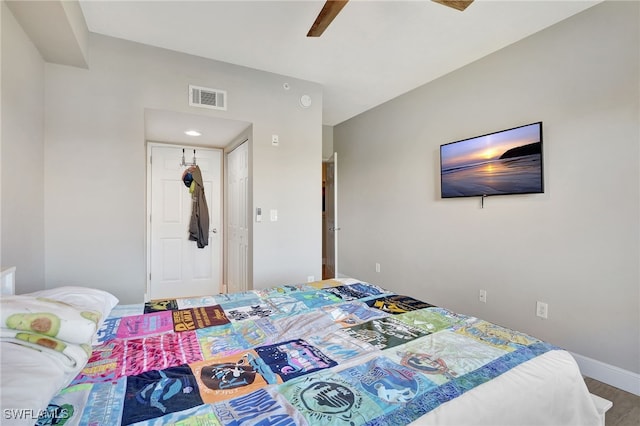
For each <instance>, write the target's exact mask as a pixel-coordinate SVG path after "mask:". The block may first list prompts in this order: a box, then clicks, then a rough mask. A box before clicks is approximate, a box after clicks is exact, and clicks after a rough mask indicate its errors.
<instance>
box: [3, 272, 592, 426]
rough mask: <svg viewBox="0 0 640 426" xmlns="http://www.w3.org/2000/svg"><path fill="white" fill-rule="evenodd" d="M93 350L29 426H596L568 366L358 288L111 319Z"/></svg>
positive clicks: (494, 333) (498, 333)
mask: <svg viewBox="0 0 640 426" xmlns="http://www.w3.org/2000/svg"><path fill="white" fill-rule="evenodd" d="M95 343H96V345H95V346H94V347H93V350H92V353H91V356H90V357H89V359H88V362H87V364H86V365H85V366H84V368H83V369H82V370H81V371H80V372H79V374H77V375H76V376H75V377H74V378H73V379H71V381H70V383H69V385H68V386H66V387H65V388H63V389H62V390H61V391H60V392H58V393H57V395H55V397H53V399H51V401H50V403H49V406H48V408H47V410H46V411H44V412H42V413H40V414H41V415H40V417H41V424H61V423H60V421H62V420H64V422H65V423H64V424H65V425H75V424H81V425H120V424H121V425H130V424H136V425H166V424H179V425H241V424H247V425H256V424H261V425H271V424H273V425H276V424H277V425H294V424H295V425H319V424H322V425H327V424H331V425H349V426H355V425H406V424H419V425H485V424H486V425H501V424H502V425H545V424H546V425H560V424H566V425H569V424H574V425H583V426H588V425H598V424H599V421H600V417H599V415H598V413H597V411H596V409H595V406H594V404H593V402H592V400H591V398H590V396H589V393H588V391H587V389H586V386H585V384H584V382H583V380H582V377H581V376H580V372H579V370H578V367H577V365H576V363H575V361H574V360H573V358H572V357H571V355H570V354H569V353H568V352H566V351H564V350H562V349H560V348H557V347H555V346H553V345H551V344H549V343H546V342H543V341H541V340H539V339H536V338H535V337H532V336H529V335H526V334H524V333H520V332H517V331H514V330H509V329H507V328H504V327H500V326H498V325H496V324H491V323H489V322H487V321H483V320H481V319H478V318H474V317H470V316H466V315H462V314H457V313H454V312H451V311H449V310H447V309H445V308H442V307H437V306H433V305H431V304H430V303H428V302H426V301H422V300H417V299H415V298H412V297H410V296H406V295H398V294H394V293H393V292H390V291H387V290H385V289H383V288H380V287H378V286H376V285H372V284H369V283H363V282H359V281H357V280H329V281H321V282H317V283H310V284H299V285H287V286H279V287H274V288H269V289H264V290H256V291H251V292H246V293H236V294H224V295H212V296H206V297H197V298H185V299H169V300H161V301H153V302H149V303H146V304H140V305H119V306H116V307H115V308H114V309H113V311H112V312H111V315H110V316H109V317H108V318H107V319H106V320H105V321H104V323H102V325H101V327H100V329H99V330H98V333H97V335H96V342H95ZM3 364H4V360H3ZM54 385H55V383H54ZM34 386H36V384H34V383H31V384H29V387H34ZM4 390H5V388H4V379H3V391H4ZM5 420H15V421H16V422H17V420H16V419H7V417H6V416H5ZM46 421H51V423H46ZM54 421H58V423H54ZM9 423H10V422H8V424H9ZM32 423H34V422H32ZM3 424H4V422H3Z"/></svg>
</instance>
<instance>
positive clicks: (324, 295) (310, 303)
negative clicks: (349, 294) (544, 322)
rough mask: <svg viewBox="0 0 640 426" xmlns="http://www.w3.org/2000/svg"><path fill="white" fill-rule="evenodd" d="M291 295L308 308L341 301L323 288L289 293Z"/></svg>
mask: <svg viewBox="0 0 640 426" xmlns="http://www.w3.org/2000/svg"><path fill="white" fill-rule="evenodd" d="M291 297H295V298H296V299H298V300H299V301H301V302H302V303H304V304H305V305H307V307H309V308H321V307H323V306H326V305H331V304H334V303H340V302H342V299H341V298H340V297H338V296H336V295H335V294H331V293H329V292H326V291H324V290H315V291H303V292H299V293H291Z"/></svg>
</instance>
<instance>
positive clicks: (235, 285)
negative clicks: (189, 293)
mask: <svg viewBox="0 0 640 426" xmlns="http://www.w3.org/2000/svg"><path fill="white" fill-rule="evenodd" d="M247 144H248V142H244V143H243V144H242V145H240V146H238V147H237V148H236V149H234V150H233V151H231V152H230V153H228V154H227V203H228V207H227V212H228V214H227V224H228V231H227V238H228V239H229V242H228V246H227V291H228V292H229V293H233V292H238V291H246V290H249V220H250V219H249V148H248V145H247Z"/></svg>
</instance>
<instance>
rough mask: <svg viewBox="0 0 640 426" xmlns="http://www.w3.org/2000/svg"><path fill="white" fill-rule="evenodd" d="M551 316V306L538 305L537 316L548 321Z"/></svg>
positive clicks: (539, 303)
mask: <svg viewBox="0 0 640 426" xmlns="http://www.w3.org/2000/svg"><path fill="white" fill-rule="evenodd" d="M548 315H549V305H547V304H546V303H544V302H537V303H536V316H538V317H540V318H543V319H547V318H548Z"/></svg>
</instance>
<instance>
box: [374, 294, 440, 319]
mask: <svg viewBox="0 0 640 426" xmlns="http://www.w3.org/2000/svg"><path fill="white" fill-rule="evenodd" d="M366 303H367V305H369V306H371V307H372V308H376V309H380V310H381V311H384V312H388V313H390V314H394V315H397V314H404V313H405V312H409V311H414V310H416V309H424V308H429V307H432V306H433V305H432V304H430V303H426V302H423V301H421V300H418V299H414V298H413V297H409V296H399V295H395V296H384V297H379V298H377V299H371V300H367V301H366Z"/></svg>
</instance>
